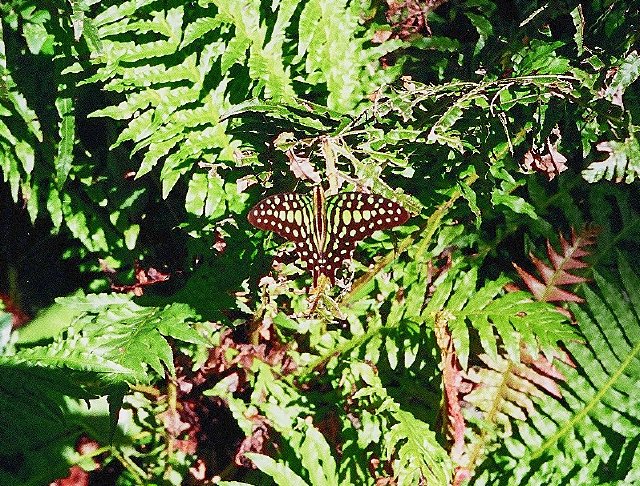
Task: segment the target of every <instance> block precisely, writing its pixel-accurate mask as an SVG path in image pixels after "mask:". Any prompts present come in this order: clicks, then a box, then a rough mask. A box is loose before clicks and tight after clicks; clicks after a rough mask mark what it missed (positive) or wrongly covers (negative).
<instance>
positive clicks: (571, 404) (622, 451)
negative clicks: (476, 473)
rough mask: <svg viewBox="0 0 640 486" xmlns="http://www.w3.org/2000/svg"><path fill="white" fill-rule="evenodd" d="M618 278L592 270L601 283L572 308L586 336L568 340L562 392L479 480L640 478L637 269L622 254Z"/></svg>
mask: <svg viewBox="0 0 640 486" xmlns="http://www.w3.org/2000/svg"><path fill="white" fill-rule="evenodd" d="M618 271H619V273H620V281H621V284H614V283H612V282H610V281H608V280H607V279H605V278H604V277H603V276H602V275H600V274H598V273H594V280H595V282H596V284H597V287H598V289H599V290H598V291H595V290H592V289H591V288H589V287H585V288H584V295H585V301H586V302H585V305H584V306H583V307H579V306H577V305H575V304H573V305H572V306H571V310H572V312H573V314H574V316H575V318H576V320H577V322H578V325H579V327H580V331H581V332H582V334H583V335H584V337H585V338H586V343H578V342H567V343H566V344H567V350H568V352H569V353H570V355H571V357H572V359H573V361H574V363H575V368H572V367H569V366H562V367H561V368H562V373H563V374H564V375H565V376H566V384H564V385H562V393H563V400H561V401H556V400H555V399H552V398H551V397H546V400H545V401H544V402H541V403H540V406H541V410H540V412H538V413H536V414H534V415H532V416H531V417H530V418H529V420H528V421H527V422H526V423H520V424H519V425H518V428H519V434H518V435H517V436H514V437H512V438H510V439H508V440H507V441H506V442H505V444H504V447H502V448H501V449H500V450H499V451H496V454H495V461H497V462H498V463H500V464H501V466H500V468H493V469H492V467H491V465H490V464H487V465H486V466H487V469H485V470H484V473H483V475H482V476H481V477H482V480H481V481H479V482H478V484H507V483H508V479H507V477H506V475H505V476H503V474H504V473H503V471H506V472H508V474H509V475H513V477H512V479H511V481H512V482H509V484H523V483H526V484H531V485H537V484H540V485H543V484H545V485H546V484H614V483H615V484H634V483H637V482H638V481H640V464H639V463H638V461H637V459H634V458H637V457H638V440H637V438H638V437H640V416H639V413H638V410H639V407H638V405H639V404H640V396H639V395H638V387H637V383H638V381H640V371H639V370H640V366H639V363H640V339H639V337H640V318H639V317H638V316H640V277H638V275H637V274H635V273H634V271H633V270H631V267H630V265H629V263H628V262H626V261H625V260H624V259H623V258H619V263H618Z"/></svg>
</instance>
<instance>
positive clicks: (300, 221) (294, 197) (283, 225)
mask: <svg viewBox="0 0 640 486" xmlns="http://www.w3.org/2000/svg"><path fill="white" fill-rule="evenodd" d="M312 218H313V206H312V202H311V198H310V197H309V196H307V195H304V194H296V193H293V192H287V193H283V194H276V195H274V196H269V197H267V198H265V199H263V200H262V201H260V202H259V203H258V204H256V205H255V206H254V207H253V208H252V209H251V210H250V211H249V214H248V215H247V219H248V220H249V223H251V224H252V225H253V226H255V227H256V228H260V229H263V230H268V231H273V232H274V233H277V234H279V235H280V236H282V237H283V238H286V239H287V240H291V241H295V242H296V243H297V242H304V241H306V239H307V237H308V236H309V228H310V227H311V220H312Z"/></svg>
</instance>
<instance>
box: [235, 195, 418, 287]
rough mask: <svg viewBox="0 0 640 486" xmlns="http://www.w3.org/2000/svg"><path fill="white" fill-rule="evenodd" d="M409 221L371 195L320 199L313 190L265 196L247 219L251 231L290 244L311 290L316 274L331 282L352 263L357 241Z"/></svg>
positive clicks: (387, 202) (394, 207)
mask: <svg viewBox="0 0 640 486" xmlns="http://www.w3.org/2000/svg"><path fill="white" fill-rule="evenodd" d="M409 216H410V214H409V212H408V211H407V210H406V209H404V208H403V207H402V206H401V205H400V204H398V203H396V202H394V201H391V200H390V199H387V198H384V197H382V196H378V195H376V194H364V193H360V192H345V193H340V194H337V195H335V196H329V197H328V198H326V199H325V195H324V191H323V190H322V188H321V187H320V186H316V187H315V188H314V191H313V193H312V194H311V195H304V194H297V193H292V192H290V193H283V194H276V195H274V196H269V197H267V198H265V199H263V200H262V201H260V202H259V203H258V204H256V205H255V206H254V207H253V208H252V209H251V210H250V211H249V214H248V217H247V218H248V220H249V222H250V223H251V224H252V225H253V226H255V227H257V228H260V229H264V230H269V231H273V232H275V233H277V234H279V235H280V236H282V237H284V238H286V239H287V240H290V241H293V242H294V243H295V244H296V251H297V252H298V256H299V257H300V259H301V260H302V261H303V262H304V263H305V264H306V267H307V268H308V269H309V270H311V273H312V274H313V284H314V286H315V285H317V283H318V278H319V277H320V275H326V276H327V277H328V279H329V281H330V282H331V283H332V284H333V283H335V276H336V271H337V270H338V269H339V268H341V267H342V264H343V263H344V262H345V261H347V260H350V259H351V257H352V256H353V251H354V250H355V248H356V245H357V244H358V242H359V241H362V240H363V239H364V238H366V237H368V236H371V235H372V234H373V233H374V232H375V231H377V230H382V229H388V228H393V227H394V226H398V225H401V224H403V223H404V222H405V221H407V219H409Z"/></svg>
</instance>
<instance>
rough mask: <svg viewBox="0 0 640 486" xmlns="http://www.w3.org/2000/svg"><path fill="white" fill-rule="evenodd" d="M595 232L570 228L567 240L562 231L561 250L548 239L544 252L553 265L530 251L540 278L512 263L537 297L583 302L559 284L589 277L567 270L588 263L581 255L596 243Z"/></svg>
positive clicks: (551, 300)
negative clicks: (576, 230) (569, 236)
mask: <svg viewBox="0 0 640 486" xmlns="http://www.w3.org/2000/svg"><path fill="white" fill-rule="evenodd" d="M597 234H598V230H597V228H586V229H584V230H582V231H581V232H580V233H579V234H576V232H575V231H574V230H573V229H572V230H571V239H570V240H569V241H567V240H566V239H565V237H564V236H563V235H562V234H561V235H560V246H561V248H562V251H561V252H560V253H558V252H557V251H556V250H555V249H554V248H553V246H551V243H550V242H549V240H547V256H548V258H549V261H550V262H551V265H552V266H549V265H548V264H547V263H546V262H544V261H543V260H540V259H539V258H537V257H536V256H535V255H532V254H529V257H530V258H531V261H532V262H533V264H534V266H535V267H536V269H537V271H538V274H539V275H540V277H541V279H539V278H536V277H535V276H533V275H532V274H530V273H529V272H527V271H525V270H523V269H522V268H520V267H519V266H518V265H516V264H515V263H514V264H513V266H514V267H515V269H516V271H517V272H518V275H520V278H522V280H523V281H524V283H525V285H526V286H527V287H528V288H529V291H530V292H531V293H532V294H533V295H534V297H535V298H536V300H540V301H544V302H582V298H580V297H579V296H577V295H576V294H574V293H573V292H570V291H568V290H565V289H562V288H561V287H560V286H563V285H575V284H578V283H581V282H586V281H587V280H588V279H587V278H585V277H582V276H580V275H576V274H574V273H570V272H569V270H575V269H580V268H586V267H588V266H589V265H588V263H586V262H584V261H583V260H582V259H583V258H584V257H586V256H588V255H590V252H589V251H588V250H587V249H586V248H587V247H589V246H591V245H593V244H594V243H595V237H596V235H597Z"/></svg>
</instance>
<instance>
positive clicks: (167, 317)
mask: <svg viewBox="0 0 640 486" xmlns="http://www.w3.org/2000/svg"><path fill="white" fill-rule="evenodd" d="M57 303H58V304H59V305H62V306H64V307H65V308H66V309H67V310H68V311H69V312H74V313H75V317H74V320H73V323H72V324H71V325H70V326H69V327H68V328H67V329H66V330H65V334H66V335H65V336H64V338H62V337H59V338H58V339H56V340H54V342H53V344H51V345H49V346H38V347H32V348H29V349H25V350H23V351H20V352H18V353H17V354H16V355H15V356H13V357H12V358H11V359H12V360H21V361H23V362H25V363H29V364H30V366H34V367H38V366H42V367H48V366H54V367H57V368H63V369H64V368H66V369H71V370H76V371H80V372H93V373H99V374H102V377H103V380H104V382H105V383H124V382H134V383H135V382H141V383H149V382H150V381H151V380H152V378H153V375H152V371H153V372H155V373H156V374H157V375H160V376H164V374H165V367H166V368H167V369H168V370H169V372H170V373H171V374H172V375H174V374H175V370H174V364H173V353H172V351H171V347H170V346H169V343H168V342H167V339H166V338H168V337H173V338H175V339H178V340H181V341H184V342H189V343H199V344H202V345H206V341H205V340H204V339H203V338H202V337H201V336H200V335H199V334H198V332H196V331H195V330H194V329H192V328H191V327H190V325H189V324H188V322H189V321H191V320H193V319H194V318H195V315H194V313H193V312H192V311H191V310H190V309H189V307H188V306H185V305H180V304H174V305H171V306H168V307H166V308H164V309H159V308H156V307H141V306H139V305H137V304H135V303H134V302H133V301H132V300H131V297H130V296H125V295H117V294H110V295H106V294H95V295H94V294H90V295H87V296H76V297H64V298H60V299H58V300H57ZM105 329H108V330H109V333H105V332H104V331H105ZM149 367H150V368H151V369H149Z"/></svg>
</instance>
